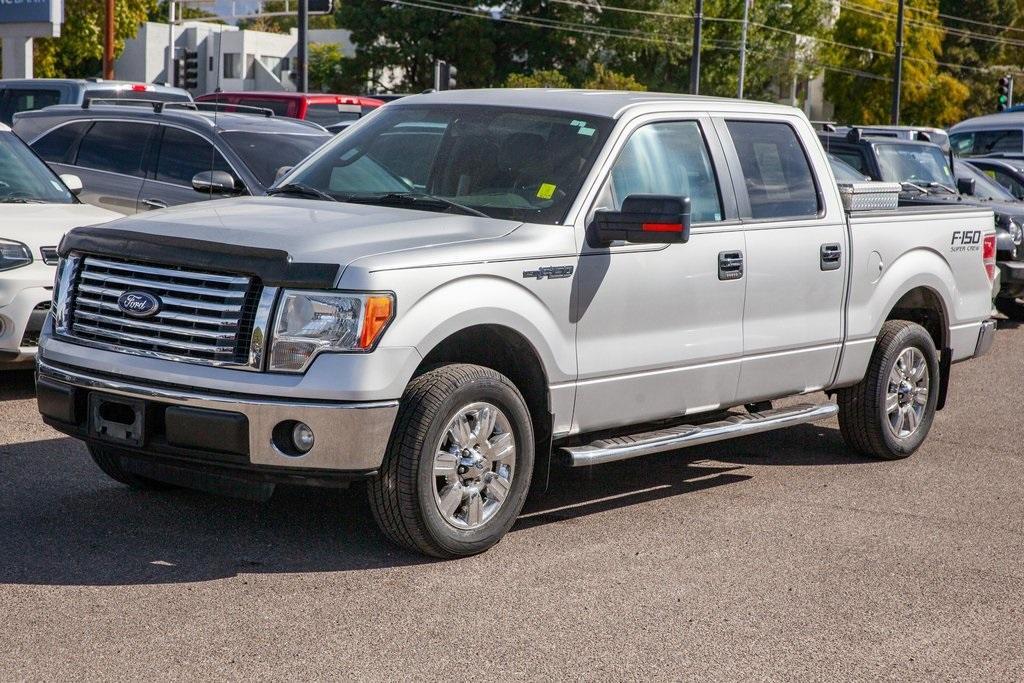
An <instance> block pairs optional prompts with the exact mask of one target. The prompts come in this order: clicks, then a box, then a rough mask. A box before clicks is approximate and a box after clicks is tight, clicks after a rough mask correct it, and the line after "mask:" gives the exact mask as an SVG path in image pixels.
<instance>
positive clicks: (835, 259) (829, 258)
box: [821, 243, 843, 270]
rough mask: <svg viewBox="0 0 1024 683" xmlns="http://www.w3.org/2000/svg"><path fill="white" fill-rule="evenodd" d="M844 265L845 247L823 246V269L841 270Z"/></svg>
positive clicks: (835, 245) (838, 245)
mask: <svg viewBox="0 0 1024 683" xmlns="http://www.w3.org/2000/svg"><path fill="white" fill-rule="evenodd" d="M842 264H843V247H842V245H840V244H835V243H833V244H823V245H821V269H822V270H839V267H840V266H841V265H842Z"/></svg>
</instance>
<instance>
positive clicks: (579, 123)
mask: <svg viewBox="0 0 1024 683" xmlns="http://www.w3.org/2000/svg"><path fill="white" fill-rule="evenodd" d="M569 125H570V126H576V127H577V128H582V127H583V126H585V125H587V122H586V121H579V120H576V119H573V122H572V123H570V124H569Z"/></svg>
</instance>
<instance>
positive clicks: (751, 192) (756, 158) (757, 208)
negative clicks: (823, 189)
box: [726, 121, 820, 219]
mask: <svg viewBox="0 0 1024 683" xmlns="http://www.w3.org/2000/svg"><path fill="white" fill-rule="evenodd" d="M726 125H727V126H728V129H729V135H730V137H731V138H732V143H733V146H734V147H735V148H736V153H737V154H738V155H739V159H740V167H741V170H742V171H743V180H744V184H745V186H746V189H747V196H748V197H749V199H750V212H751V217H752V218H765V219H772V218H808V217H812V216H816V215H817V214H818V210H819V208H820V206H819V202H818V192H817V187H816V186H815V184H814V175H813V174H812V173H811V165H810V163H809V162H808V160H807V155H806V154H805V153H804V149H803V147H802V146H801V145H800V141H799V139H797V136H796V131H794V130H793V128H792V127H790V126H789V125H788V124H785V123H778V122H774V121H727V122H726Z"/></svg>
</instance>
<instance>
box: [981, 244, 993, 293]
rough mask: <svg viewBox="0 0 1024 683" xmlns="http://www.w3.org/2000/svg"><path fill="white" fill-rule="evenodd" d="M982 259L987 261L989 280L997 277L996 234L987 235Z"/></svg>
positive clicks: (982, 248) (986, 267)
mask: <svg viewBox="0 0 1024 683" xmlns="http://www.w3.org/2000/svg"><path fill="white" fill-rule="evenodd" d="M981 259H982V261H984V262H985V273H986V274H988V281H989V282H992V281H993V280H995V279H996V236H995V235H986V236H985V241H984V242H983V243H982V247H981Z"/></svg>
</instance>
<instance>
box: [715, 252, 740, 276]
mask: <svg viewBox="0 0 1024 683" xmlns="http://www.w3.org/2000/svg"><path fill="white" fill-rule="evenodd" d="M741 277H743V252H742V251H720V252H718V279H719V280H739V279H740V278H741Z"/></svg>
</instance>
